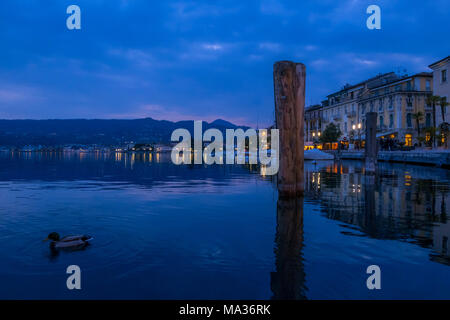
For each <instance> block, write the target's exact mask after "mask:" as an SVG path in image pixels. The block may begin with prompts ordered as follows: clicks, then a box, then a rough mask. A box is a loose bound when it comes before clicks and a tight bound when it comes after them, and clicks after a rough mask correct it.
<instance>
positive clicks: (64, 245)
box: [44, 232, 93, 249]
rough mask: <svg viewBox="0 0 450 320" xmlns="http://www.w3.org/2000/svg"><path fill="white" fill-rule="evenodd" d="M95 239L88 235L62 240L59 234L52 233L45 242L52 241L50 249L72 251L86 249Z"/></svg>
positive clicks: (68, 237)
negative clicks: (72, 249)
mask: <svg viewBox="0 0 450 320" xmlns="http://www.w3.org/2000/svg"><path fill="white" fill-rule="evenodd" d="M92 239H93V237H91V236H88V235H77V236H66V237H63V238H60V236H59V234H58V233H57V232H52V233H50V234H49V235H48V236H47V239H45V240H44V241H49V240H50V241H51V242H50V247H51V248H53V249H70V248H77V249H78V248H84V247H85V246H87V245H88V244H89V241H91V240H92Z"/></svg>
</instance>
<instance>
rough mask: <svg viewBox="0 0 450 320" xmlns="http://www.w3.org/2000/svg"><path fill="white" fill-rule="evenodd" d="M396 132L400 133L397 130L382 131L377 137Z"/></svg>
mask: <svg viewBox="0 0 450 320" xmlns="http://www.w3.org/2000/svg"><path fill="white" fill-rule="evenodd" d="M396 133H398V132H397V130H394V131H388V132H381V133H378V134H377V138H380V137H384V136H390V135H391V134H396Z"/></svg>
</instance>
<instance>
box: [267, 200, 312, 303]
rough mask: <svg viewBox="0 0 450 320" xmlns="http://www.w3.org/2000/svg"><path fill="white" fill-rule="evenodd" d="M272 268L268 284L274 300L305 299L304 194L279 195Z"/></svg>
mask: <svg viewBox="0 0 450 320" xmlns="http://www.w3.org/2000/svg"><path fill="white" fill-rule="evenodd" d="M275 244H276V249H275V254H276V257H275V269H276V270H275V272H272V273H271V281H270V287H271V289H272V293H273V297H272V299H274V300H280V299H281V300H294V299H295V300H298V299H306V290H307V288H306V286H305V280H306V274H305V267H304V263H303V253H302V249H303V198H302V197H299V198H294V197H291V198H279V199H278V203H277V234H276V238H275Z"/></svg>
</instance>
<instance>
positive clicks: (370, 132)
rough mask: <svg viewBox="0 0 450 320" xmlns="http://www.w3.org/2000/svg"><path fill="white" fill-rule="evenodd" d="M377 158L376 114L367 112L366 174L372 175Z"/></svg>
mask: <svg viewBox="0 0 450 320" xmlns="http://www.w3.org/2000/svg"><path fill="white" fill-rule="evenodd" d="M377 157H378V146H377V113H376V112H369V113H367V114H366V145H365V158H366V172H369V173H374V172H375V165H376V163H377Z"/></svg>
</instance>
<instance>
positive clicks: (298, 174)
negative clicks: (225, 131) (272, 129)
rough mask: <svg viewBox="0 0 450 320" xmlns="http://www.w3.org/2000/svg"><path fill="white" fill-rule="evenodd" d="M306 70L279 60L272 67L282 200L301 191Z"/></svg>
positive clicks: (292, 63) (302, 184)
mask: <svg viewBox="0 0 450 320" xmlns="http://www.w3.org/2000/svg"><path fill="white" fill-rule="evenodd" d="M305 78H306V68H305V65H304V64H302V63H295V62H291V61H279V62H276V63H275V64H274V66H273V80H274V95H275V125H276V127H277V129H278V130H279V136H280V151H279V158H280V168H279V171H278V192H279V195H280V196H281V197H293V196H296V195H302V194H303V191H304V177H303V168H304V160H303V152H304V141H303V136H304V131H303V126H304V113H305Z"/></svg>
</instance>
